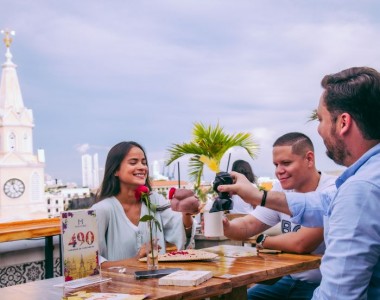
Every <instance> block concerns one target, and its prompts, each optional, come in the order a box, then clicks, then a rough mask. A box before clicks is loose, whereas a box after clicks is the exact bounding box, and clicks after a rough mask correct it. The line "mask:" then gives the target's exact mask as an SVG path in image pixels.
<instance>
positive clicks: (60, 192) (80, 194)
mask: <svg viewBox="0 0 380 300" xmlns="http://www.w3.org/2000/svg"><path fill="white" fill-rule="evenodd" d="M45 201H46V208H47V214H48V217H49V218H50V217H57V216H60V213H61V211H64V210H73V209H85V208H89V207H91V206H92V204H93V203H94V202H95V197H94V195H93V194H92V193H91V191H90V189H89V188H66V187H60V186H57V187H50V188H49V191H48V192H46V193H45Z"/></svg>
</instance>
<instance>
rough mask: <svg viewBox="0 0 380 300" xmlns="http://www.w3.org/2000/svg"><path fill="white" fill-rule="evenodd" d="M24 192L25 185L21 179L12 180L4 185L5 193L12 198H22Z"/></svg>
mask: <svg viewBox="0 0 380 300" xmlns="http://www.w3.org/2000/svg"><path fill="white" fill-rule="evenodd" d="M24 191H25V185H24V183H23V182H22V181H21V180H20V179H17V178H12V179H9V180H8V181H7V182H6V183H5V184H4V193H5V195H7V196H8V197H10V198H18V197H21V195H22V194H24Z"/></svg>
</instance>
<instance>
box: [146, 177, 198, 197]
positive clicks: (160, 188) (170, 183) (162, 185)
mask: <svg viewBox="0 0 380 300" xmlns="http://www.w3.org/2000/svg"><path fill="white" fill-rule="evenodd" d="M151 184H152V190H153V191H155V192H157V193H159V194H161V195H163V196H164V197H165V198H168V196H169V190H170V189H171V188H172V187H175V188H178V181H175V180H153V181H152V182H151ZM180 188H181V189H192V188H193V185H192V184H190V183H188V182H187V181H182V180H181V181H180Z"/></svg>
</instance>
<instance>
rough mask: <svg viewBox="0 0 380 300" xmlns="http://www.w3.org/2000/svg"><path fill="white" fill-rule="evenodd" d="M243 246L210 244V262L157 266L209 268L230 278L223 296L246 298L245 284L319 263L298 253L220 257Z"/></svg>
mask: <svg viewBox="0 0 380 300" xmlns="http://www.w3.org/2000/svg"><path fill="white" fill-rule="evenodd" d="M232 248H234V249H244V247H241V246H240V247H239V246H232V245H221V246H215V247H212V249H213V252H214V251H216V252H217V253H218V254H219V258H218V259H216V260H213V261H197V262H160V263H159V266H160V268H182V269H184V270H194V271H195V270H205V271H212V272H213V276H214V277H216V278H224V279H229V280H230V281H231V285H232V291H231V292H230V293H229V294H228V295H226V296H225V299H239V300H240V299H246V298H247V286H248V285H250V284H252V283H258V282H262V281H267V280H270V279H274V278H278V277H282V276H285V275H289V274H292V273H297V272H302V271H306V270H311V269H316V268H318V267H319V265H320V263H321V256H319V255H300V254H287V253H281V254H259V255H258V256H249V257H226V256H223V255H224V254H225V253H226V252H227V250H230V249H232ZM143 264H145V263H143V262H139V261H137V260H136V259H129V260H127V261H126V265H127V266H129V267H140V268H141V266H142V265H143Z"/></svg>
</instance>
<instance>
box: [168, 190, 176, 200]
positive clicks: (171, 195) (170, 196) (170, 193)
mask: <svg viewBox="0 0 380 300" xmlns="http://www.w3.org/2000/svg"><path fill="white" fill-rule="evenodd" d="M175 191H176V188H175V187H172V188H171V189H170V190H169V199H170V200H172V199H173V196H174V193H175Z"/></svg>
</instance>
